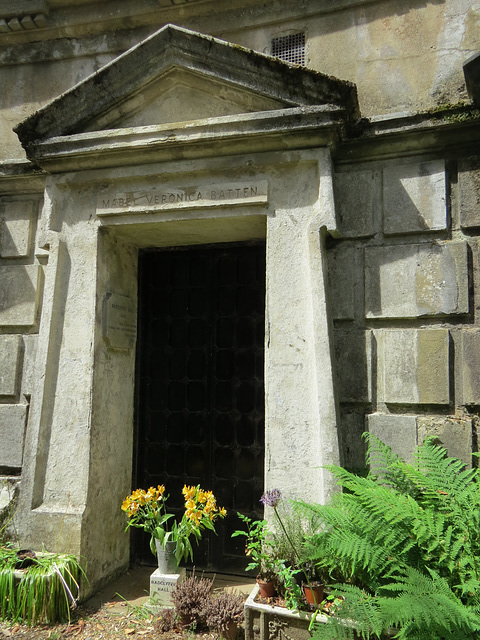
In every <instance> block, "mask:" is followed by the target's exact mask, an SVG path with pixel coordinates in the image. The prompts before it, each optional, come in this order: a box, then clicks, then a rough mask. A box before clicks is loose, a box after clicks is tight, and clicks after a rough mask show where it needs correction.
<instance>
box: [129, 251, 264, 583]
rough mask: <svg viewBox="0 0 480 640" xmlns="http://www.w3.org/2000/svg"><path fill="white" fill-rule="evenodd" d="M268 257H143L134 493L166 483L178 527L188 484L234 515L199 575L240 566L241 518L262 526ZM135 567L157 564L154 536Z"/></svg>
mask: <svg viewBox="0 0 480 640" xmlns="http://www.w3.org/2000/svg"><path fill="white" fill-rule="evenodd" d="M264 307H265V246H264V245H263V244H262V245H258V244H255V245H252V244H241V245H239V244H237V245H212V246H201V247H193V248H188V247H187V248H175V249H169V250H162V251H159V250H155V251H153V250H146V251H144V252H142V253H141V255H140V258H139V318H138V320H139V343H138V349H137V354H138V355H137V412H136V428H137V439H136V440H137V446H136V456H135V464H134V466H135V469H134V477H135V479H136V486H137V487H144V488H148V487H149V486H151V485H157V484H164V485H165V486H166V491H167V493H169V494H170V499H169V501H168V506H169V507H171V509H172V511H174V512H175V513H176V514H177V517H180V515H181V513H183V498H182V495H181V490H182V487H183V485H184V484H187V485H197V484H200V485H201V486H202V487H203V488H204V489H211V490H212V491H213V492H214V494H215V496H216V497H217V502H218V504H219V505H220V506H225V507H226V509H227V512H228V515H227V517H226V518H225V520H223V521H220V524H219V526H217V532H218V536H215V535H213V534H210V533H208V535H206V536H204V540H203V541H202V544H201V545H200V547H198V548H197V549H196V553H195V556H194V564H195V565H196V566H197V567H204V568H209V569H215V570H217V571H222V572H227V573H228V572H236V571H238V570H239V569H241V568H242V567H243V566H244V562H245V559H244V551H243V547H242V545H243V542H242V540H244V539H242V538H233V539H231V537H230V536H231V533H232V532H233V531H234V530H235V529H237V528H239V526H240V521H239V520H238V518H237V515H236V512H237V511H241V512H242V513H247V514H250V515H251V516H253V517H261V516H262V509H261V505H260V504H259V498H260V496H261V493H262V491H263V465H264V388H263V346H264V323H265V320H264ZM135 549H136V559H137V560H138V561H140V562H144V563H147V564H150V563H154V560H155V559H154V558H153V556H152V555H151V553H150V551H149V550H148V545H147V540H146V536H144V535H143V537H142V536H137V540H136V542H135Z"/></svg>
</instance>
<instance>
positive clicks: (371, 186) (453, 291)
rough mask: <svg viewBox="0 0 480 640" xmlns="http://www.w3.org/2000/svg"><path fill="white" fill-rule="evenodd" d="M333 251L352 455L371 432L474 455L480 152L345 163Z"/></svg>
mask: <svg viewBox="0 0 480 640" xmlns="http://www.w3.org/2000/svg"><path fill="white" fill-rule="evenodd" d="M335 199H336V207H337V212H338V217H339V223H340V229H341V234H340V237H339V238H338V239H337V240H332V241H331V243H330V246H329V250H328V256H329V257H328V264H329V286H330V295H331V304H332V309H333V318H334V327H335V328H334V345H335V358H336V362H335V370H336V379H337V389H338V397H339V401H340V440H341V451H342V457H343V458H342V462H343V464H345V465H346V466H348V467H351V468H361V467H363V466H364V454H365V447H364V444H363V442H362V439H361V434H362V432H363V431H370V432H372V433H374V434H375V435H377V436H379V437H380V438H381V439H382V440H384V441H385V442H387V444H389V445H391V446H392V448H393V449H394V450H395V451H396V452H397V453H399V454H401V455H402V456H403V457H404V458H406V459H409V460H411V459H412V454H413V452H414V450H415V448H416V445H417V444H419V443H420V442H422V441H423V440H424V439H425V437H426V436H428V435H435V436H438V438H439V439H440V440H441V442H443V443H444V445H445V446H446V447H447V449H448V451H449V453H450V454H451V455H455V456H458V457H461V458H462V459H463V460H465V462H466V463H467V464H471V463H472V448H473V449H474V450H475V449H476V447H477V444H476V425H477V420H478V416H479V415H480V365H479V364H478V363H479V360H480V359H479V355H480V315H479V305H480V302H479V293H480V287H479V279H480V269H479V266H480V263H479V260H480V254H479V243H478V238H477V237H476V236H477V233H478V231H479V228H480V158H479V157H475V156H472V157H467V158H452V157H450V158H435V159H431V158H426V159H425V158H422V157H418V158H409V159H402V160H388V161H384V162H377V163H365V164H361V165H359V164H356V165H346V164H344V165H340V166H338V167H337V173H336V178H335Z"/></svg>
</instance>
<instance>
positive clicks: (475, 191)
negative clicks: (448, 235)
mask: <svg viewBox="0 0 480 640" xmlns="http://www.w3.org/2000/svg"><path fill="white" fill-rule="evenodd" d="M458 189H459V197H460V224H461V226H462V227H463V228H465V229H468V228H469V227H480V156H475V157H473V158H462V159H461V160H460V161H459V164H458Z"/></svg>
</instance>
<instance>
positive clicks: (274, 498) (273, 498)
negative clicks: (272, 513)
mask: <svg viewBox="0 0 480 640" xmlns="http://www.w3.org/2000/svg"><path fill="white" fill-rule="evenodd" d="M281 498H282V494H281V493H280V489H270V491H265V493H264V494H263V496H262V497H261V498H260V502H261V503H262V504H263V506H264V507H273V508H275V507H276V506H277V504H278V503H279V502H280V500H281Z"/></svg>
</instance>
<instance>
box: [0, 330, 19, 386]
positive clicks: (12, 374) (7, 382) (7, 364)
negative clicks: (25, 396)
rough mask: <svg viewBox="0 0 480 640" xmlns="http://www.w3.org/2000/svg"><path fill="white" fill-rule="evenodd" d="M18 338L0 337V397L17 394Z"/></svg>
mask: <svg viewBox="0 0 480 640" xmlns="http://www.w3.org/2000/svg"><path fill="white" fill-rule="evenodd" d="M20 341H21V338H20V336H9V335H0V396H15V395H16V393H17V380H18V363H19V356H20Z"/></svg>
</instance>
